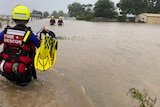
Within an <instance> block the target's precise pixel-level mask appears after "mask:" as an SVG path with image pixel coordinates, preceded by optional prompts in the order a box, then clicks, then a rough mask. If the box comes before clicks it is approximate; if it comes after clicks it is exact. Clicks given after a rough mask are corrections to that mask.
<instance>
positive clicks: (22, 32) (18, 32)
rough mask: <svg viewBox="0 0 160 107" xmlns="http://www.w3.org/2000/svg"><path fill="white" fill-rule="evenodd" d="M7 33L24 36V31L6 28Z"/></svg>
mask: <svg viewBox="0 0 160 107" xmlns="http://www.w3.org/2000/svg"><path fill="white" fill-rule="evenodd" d="M7 34H11V35H19V36H24V34H25V31H20V30H13V29H7Z"/></svg>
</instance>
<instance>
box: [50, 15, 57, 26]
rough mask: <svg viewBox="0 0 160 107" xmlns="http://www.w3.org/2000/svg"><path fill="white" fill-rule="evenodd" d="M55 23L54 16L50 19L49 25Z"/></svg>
mask: <svg viewBox="0 0 160 107" xmlns="http://www.w3.org/2000/svg"><path fill="white" fill-rule="evenodd" d="M55 23H56V20H55V18H54V16H52V17H51V19H50V25H54V24H55Z"/></svg>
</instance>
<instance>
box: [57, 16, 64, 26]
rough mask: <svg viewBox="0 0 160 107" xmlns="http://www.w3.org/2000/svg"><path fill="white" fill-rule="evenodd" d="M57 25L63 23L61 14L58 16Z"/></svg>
mask: <svg viewBox="0 0 160 107" xmlns="http://www.w3.org/2000/svg"><path fill="white" fill-rule="evenodd" d="M58 25H60V26H61V25H64V23H63V20H62V16H59V19H58Z"/></svg>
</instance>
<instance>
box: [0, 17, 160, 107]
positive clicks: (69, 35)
mask: <svg viewBox="0 0 160 107" xmlns="http://www.w3.org/2000/svg"><path fill="white" fill-rule="evenodd" d="M48 21H49V19H44V20H39V21H36V22H32V23H30V24H29V25H31V26H32V29H33V31H35V32H36V31H38V30H39V29H40V28H41V27H42V26H43V25H47V26H49V28H50V29H52V30H53V31H54V32H55V33H56V35H57V36H58V37H61V40H59V48H58V51H57V61H56V64H55V66H54V68H51V69H50V70H49V71H46V72H39V71H38V72H37V75H38V80H36V81H33V82H32V83H31V84H29V86H27V87H25V88H22V87H18V86H15V85H13V84H11V83H10V82H8V81H6V80H5V79H4V78H3V77H1V78H0V85H1V87H0V104H1V106H2V107H9V106H10V107H21V106H26V107H33V106H35V107H93V106H95V107H134V106H137V105H138V104H137V102H134V101H133V100H132V99H131V98H130V96H127V92H128V90H129V89H130V88H133V87H135V88H138V89H140V90H143V89H147V90H148V92H149V94H150V96H151V97H152V98H154V97H156V98H157V103H156V105H155V107H159V106H160V101H159V99H160V95H159V91H160V82H159V81H160V66H159V63H160V32H159V29H160V25H153V24H135V23H97V22H85V21H73V20H64V26H57V25H55V26H50V25H49V23H48Z"/></svg>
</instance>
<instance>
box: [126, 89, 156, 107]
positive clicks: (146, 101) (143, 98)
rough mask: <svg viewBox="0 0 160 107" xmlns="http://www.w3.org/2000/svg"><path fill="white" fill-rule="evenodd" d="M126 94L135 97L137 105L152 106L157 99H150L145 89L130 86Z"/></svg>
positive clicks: (142, 106) (141, 106)
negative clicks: (140, 89)
mask: <svg viewBox="0 0 160 107" xmlns="http://www.w3.org/2000/svg"><path fill="white" fill-rule="evenodd" d="M128 94H130V95H131V98H133V99H137V100H138V101H139V103H140V105H139V107H153V106H154V105H155V103H156V101H157V98H154V99H152V98H151V97H150V96H149V94H148V92H147V90H146V89H144V90H143V91H142V92H140V91H139V90H138V89H135V88H131V89H129V92H128Z"/></svg>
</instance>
